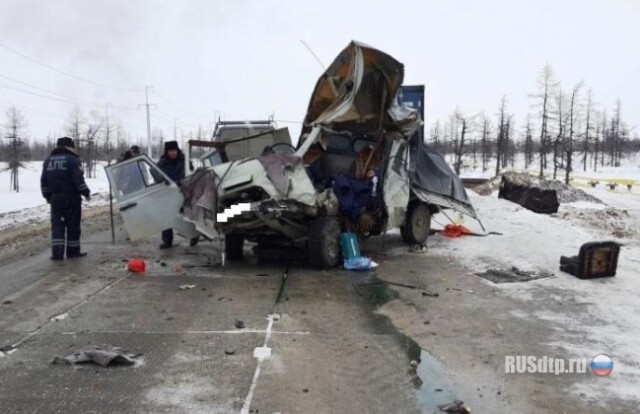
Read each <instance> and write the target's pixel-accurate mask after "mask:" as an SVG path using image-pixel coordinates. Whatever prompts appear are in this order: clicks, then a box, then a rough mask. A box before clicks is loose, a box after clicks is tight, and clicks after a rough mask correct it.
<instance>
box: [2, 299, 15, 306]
mask: <svg viewBox="0 0 640 414" xmlns="http://www.w3.org/2000/svg"><path fill="white" fill-rule="evenodd" d="M2 304H3V305H13V301H11V300H5V301H4V302H2Z"/></svg>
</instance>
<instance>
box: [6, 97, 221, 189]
mask: <svg viewBox="0 0 640 414" xmlns="http://www.w3.org/2000/svg"><path fill="white" fill-rule="evenodd" d="M105 112H106V111H105ZM27 126H28V124H27V121H26V119H25V116H24V115H23V114H22V112H21V111H20V109H18V108H17V107H9V108H8V109H7V110H6V111H5V114H4V122H2V123H0V162H2V163H3V164H2V165H0V168H3V169H6V170H10V171H11V174H10V190H11V191H16V192H17V191H19V190H20V187H19V179H18V178H19V172H20V168H22V167H23V166H24V162H26V161H40V160H44V159H45V158H47V157H48V156H49V154H51V151H53V149H54V148H55V145H56V141H57V139H58V138H59V137H60V136H68V137H70V138H72V139H73V140H74V142H75V151H76V152H77V153H78V155H79V156H80V158H81V160H82V163H83V164H82V165H83V169H84V172H85V175H86V176H87V177H88V178H92V177H95V176H96V169H97V168H98V163H99V162H100V163H106V164H110V163H113V162H115V161H117V160H118V159H119V158H120V157H121V156H122V155H123V153H124V152H125V151H127V150H128V149H129V148H130V146H131V145H134V144H137V145H139V146H140V148H141V149H142V152H143V153H144V152H146V151H145V150H146V147H147V146H146V141H147V139H146V135H145V136H144V137H138V138H134V136H133V135H132V134H131V133H130V132H129V131H128V130H127V129H126V128H125V127H124V126H123V125H122V123H121V122H119V120H117V119H110V118H109V116H108V115H107V114H106V113H105V115H104V116H101V115H96V114H95V113H92V114H91V115H90V116H86V115H85V112H84V109H83V107H82V106H76V107H74V108H73V110H71V111H70V112H69V114H68V115H67V117H66V119H65V122H64V124H63V126H62V128H61V130H62V131H63V132H61V133H59V134H57V135H49V136H47V137H46V138H45V137H39V138H30V137H29V136H28V132H27ZM151 135H152V151H153V153H154V154H155V155H157V154H161V153H162V152H163V147H164V141H165V135H164V132H163V130H162V129H160V128H154V129H153V130H152V134H151ZM183 136H184V138H185V140H188V139H200V140H204V139H207V137H209V136H210V132H209V131H207V130H205V129H204V128H203V127H202V126H199V127H198V128H197V129H195V130H193V131H183ZM196 155H198V154H196Z"/></svg>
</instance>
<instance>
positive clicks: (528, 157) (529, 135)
mask: <svg viewBox="0 0 640 414" xmlns="http://www.w3.org/2000/svg"><path fill="white" fill-rule="evenodd" d="M524 134H525V135H524V169H525V170H528V169H529V166H530V165H531V164H533V131H532V130H531V118H530V117H529V116H527V125H526V127H525V133H524Z"/></svg>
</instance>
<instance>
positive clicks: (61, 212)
mask: <svg viewBox="0 0 640 414" xmlns="http://www.w3.org/2000/svg"><path fill="white" fill-rule="evenodd" d="M49 201H50V203H51V255H52V256H53V257H54V258H56V259H62V258H63V257H64V252H65V246H66V251H67V257H74V256H77V255H78V254H79V253H80V221H81V219H82V213H81V211H82V199H81V198H80V194H71V193H56V194H53V195H52V196H51V199H50V200H49Z"/></svg>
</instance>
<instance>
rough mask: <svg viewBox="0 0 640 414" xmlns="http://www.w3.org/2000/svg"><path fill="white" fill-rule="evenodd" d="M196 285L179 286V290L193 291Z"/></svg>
mask: <svg viewBox="0 0 640 414" xmlns="http://www.w3.org/2000/svg"><path fill="white" fill-rule="evenodd" d="M194 287H196V285H180V290H188V289H193V288H194Z"/></svg>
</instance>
